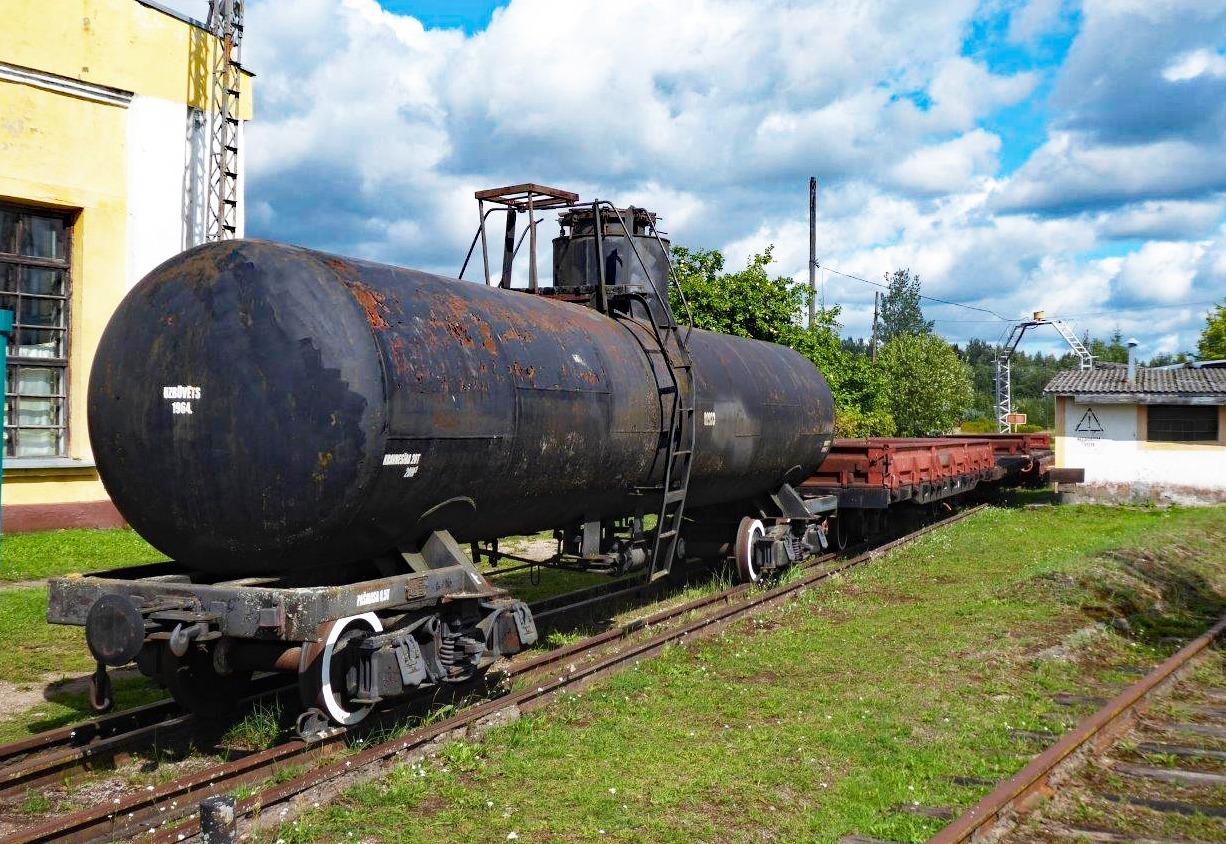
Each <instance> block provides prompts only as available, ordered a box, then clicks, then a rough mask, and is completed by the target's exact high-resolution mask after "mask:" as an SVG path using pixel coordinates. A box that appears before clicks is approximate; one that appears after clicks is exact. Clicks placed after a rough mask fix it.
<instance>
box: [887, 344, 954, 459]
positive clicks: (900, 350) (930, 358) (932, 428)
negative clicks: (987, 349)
mask: <svg viewBox="0 0 1226 844" xmlns="http://www.w3.org/2000/svg"><path fill="white" fill-rule="evenodd" d="M878 363H880V364H881V369H882V372H883V374H884V376H885V381H886V396H887V401H888V405H889V410H890V414H891V415H892V416H893V417H894V421H895V422H896V423H897V425H898V433H899V434H900V435H901V436H904V437H917V436H922V435H924V434H932V433H937V432H940V431H946V430H949V429H950V428H952V427H954V425H955V424H957V422H958V420H959V418H960V417H961V415H962V413H963V412H964V411H965V409H966V408H967V407H968V406H969V405H970V403H971V399H972V397H973V390H972V388H971V376H970V372H969V371H968V369H967V366H966V364H964V363H963V362H962V361H961V360H960V359H959V358H958V353H957V352H956V351H954V348H953V347H952V346H950V345H949V344H948V343H946V342H945V341H944V340H942V339H941V338H940V337H937V336H935V335H933V334H899V335H897V336H895V337H894V338H893V339H891V340H890V341H889V342H888V343H886V344H885V346H884V347H882V349H881V354H880V355H879V356H878Z"/></svg>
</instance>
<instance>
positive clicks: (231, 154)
mask: <svg viewBox="0 0 1226 844" xmlns="http://www.w3.org/2000/svg"><path fill="white" fill-rule="evenodd" d="M209 31H210V32H211V33H212V34H213V35H214V37H216V39H217V52H216V53H215V57H214V61H213V95H212V97H211V103H210V105H211V114H210V123H211V142H210V145H209V152H210V155H209V208H208V220H207V222H206V224H205V225H206V228H205V239H206V240H228V239H230V238H232V237H234V236H235V235H236V234H237V233H238V128H239V127H238V97H239V81H240V71H239V45H240V43H241V42H242V39H243V0H209Z"/></svg>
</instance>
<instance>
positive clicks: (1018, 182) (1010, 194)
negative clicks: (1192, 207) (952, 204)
mask: <svg viewBox="0 0 1226 844" xmlns="http://www.w3.org/2000/svg"><path fill="white" fill-rule="evenodd" d="M1223 190H1226V154H1223V149H1222V148H1221V147H1220V146H1217V147H1215V146H1213V145H1209V144H1199V143H1195V142H1192V141H1188V140H1182V139H1170V140H1161V141H1154V142H1151V143H1142V144H1118V145H1109V144H1100V143H1095V142H1094V141H1093V140H1092V139H1091V138H1089V137H1087V136H1086V135H1084V134H1080V133H1074V132H1057V133H1055V134H1054V135H1053V136H1052V137H1051V138H1050V139H1049V140H1048V141H1047V142H1046V143H1045V144H1044V145H1043V146H1042V147H1041V148H1040V149H1038V150H1036V151H1035V153H1034V154H1033V155H1032V156H1031V158H1030V160H1029V161H1027V162H1026V163H1025V164H1024V165H1023V166H1022V167H1021V168H1019V169H1018V171H1017V172H1016V173H1015V174H1014V177H1013V179H1012V180H1011V181H1010V182H1009V184H1007V185H1006V186H1005V187H1004V188H1002V190H1001V193H1000V196H999V197H998V199H997V202H996V205H997V207H998V208H1000V209H1002V210H1007V211H1043V212H1053V213H1076V212H1079V211H1082V210H1085V209H1087V208H1096V207H1103V206H1116V205H1122V204H1125V203H1130V202H1135V201H1138V200H1144V199H1146V198H1155V199H1177V198H1187V197H1192V196H1198V195H1204V194H1208V193H1217V192H1220V191H1223Z"/></svg>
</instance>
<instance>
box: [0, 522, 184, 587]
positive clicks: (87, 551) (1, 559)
mask: <svg viewBox="0 0 1226 844" xmlns="http://www.w3.org/2000/svg"><path fill="white" fill-rule="evenodd" d="M165 559H166V556H165V555H164V554H162V553H161V552H160V551H158V550H157V549H156V548H154V547H153V546H151V545H150V544H149V543H148V542H146V541H145V540H143V539H141V538H140V535H139V534H137V533H136V532H135V531H133V530H127V529H120V530H50V531H43V532H40V533H13V534H5V535H4V537H3V538H0V583H2V582H8V583H12V582H14V581H20V580H40V579H42V578H44V577H53V576H55V575H57V574H69V573H71V572H81V573H85V572H91V571H102V570H103V569H114V568H120V567H122V566H132V565H137V564H139V563H156V562H159V561H161V560H165Z"/></svg>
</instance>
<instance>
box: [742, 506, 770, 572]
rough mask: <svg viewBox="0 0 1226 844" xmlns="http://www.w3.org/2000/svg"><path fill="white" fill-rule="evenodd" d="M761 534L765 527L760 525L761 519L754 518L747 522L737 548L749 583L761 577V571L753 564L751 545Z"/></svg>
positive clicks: (763, 532)
mask: <svg viewBox="0 0 1226 844" xmlns="http://www.w3.org/2000/svg"><path fill="white" fill-rule="evenodd" d="M763 536H766V528H765V527H764V526H763V525H762V520H761V519H754V520H753V521H752V522H750V524H749V530H747V531H745V536H744V537H743V538H742V539H741V545H740V547H739V548H737V554H738V555H739V559H740V560H742V561H743V566H742V568H743V570H744V571H745V572H746V573H748V575H749V581H750V582H751V583H757V582H758V580H759V579H761V577H762V572H760V571H758V569H757V567H755V566H754V562H753V546H754V543H755V542H757V541H758V539H760V538H761V537H763Z"/></svg>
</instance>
